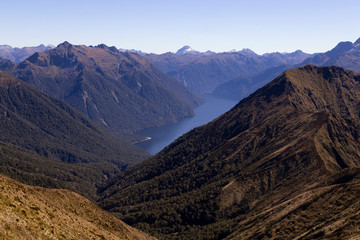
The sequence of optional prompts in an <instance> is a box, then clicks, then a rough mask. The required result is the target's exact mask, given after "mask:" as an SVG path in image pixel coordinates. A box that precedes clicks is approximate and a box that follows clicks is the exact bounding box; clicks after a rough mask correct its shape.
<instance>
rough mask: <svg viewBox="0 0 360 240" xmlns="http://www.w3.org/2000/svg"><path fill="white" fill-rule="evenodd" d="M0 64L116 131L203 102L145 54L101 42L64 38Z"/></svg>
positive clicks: (154, 122) (183, 112)
mask: <svg viewBox="0 0 360 240" xmlns="http://www.w3.org/2000/svg"><path fill="white" fill-rule="evenodd" d="M0 68H1V69H2V70H4V71H7V72H9V73H11V74H12V75H14V76H16V77H18V78H19V79H21V80H23V81H25V82H27V83H29V84H31V85H33V86H35V87H36V88H37V89H39V90H41V91H43V92H44V93H46V94H48V95H50V96H53V97H56V98H58V99H61V100H63V101H65V102H67V103H69V104H70V105H71V106H73V107H74V108H76V109H77V110H79V111H80V112H82V113H84V114H86V115H87V116H88V117H89V118H90V119H91V120H94V121H95V122H97V123H98V124H101V125H103V126H105V127H106V128H108V129H109V130H111V131H112V132H117V133H133V132H134V131H137V130H141V129H144V128H148V127H154V126H160V125H164V124H168V123H171V122H176V121H177V120H178V119H180V118H184V117H189V116H192V115H193V114H194V112H193V109H194V107H196V106H198V105H199V104H200V103H202V99H201V98H200V97H198V96H196V95H194V94H193V93H191V92H190V91H189V90H187V89H186V88H185V87H183V86H182V85H181V84H180V83H179V82H178V81H176V80H175V79H172V78H170V77H168V76H167V75H165V74H163V73H162V72H161V71H160V70H158V69H157V68H156V67H154V66H153V65H152V64H151V63H150V62H149V61H147V60H146V58H144V57H142V56H139V55H137V54H134V53H130V52H127V53H123V52H119V51H118V50H117V49H116V48H115V47H107V46H105V45H99V46H97V47H86V46H82V45H71V44H69V43H68V42H64V43H62V44H60V45H58V46H57V47H56V48H54V49H52V50H48V51H45V52H42V53H35V54H33V55H32V56H30V57H29V58H27V59H26V60H25V61H23V62H21V63H18V64H11V63H9V62H7V63H3V64H2V66H1V67H0Z"/></svg>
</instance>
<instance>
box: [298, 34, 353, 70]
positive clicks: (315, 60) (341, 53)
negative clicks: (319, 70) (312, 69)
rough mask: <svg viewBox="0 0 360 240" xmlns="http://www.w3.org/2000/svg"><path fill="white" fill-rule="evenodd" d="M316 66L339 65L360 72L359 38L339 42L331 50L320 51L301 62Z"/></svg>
mask: <svg viewBox="0 0 360 240" xmlns="http://www.w3.org/2000/svg"><path fill="white" fill-rule="evenodd" d="M305 64H314V65H317V66H332V65H336V66H340V67H343V68H345V69H349V70H352V71H354V72H360V38H359V39H358V40H357V41H355V42H354V43H352V42H349V41H347V42H340V43H339V44H338V45H336V46H335V47H334V48H333V49H332V50H330V51H327V52H325V53H320V54H317V55H315V56H314V57H311V58H308V59H306V60H305V61H304V62H303V65H305Z"/></svg>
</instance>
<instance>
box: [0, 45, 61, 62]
mask: <svg viewBox="0 0 360 240" xmlns="http://www.w3.org/2000/svg"><path fill="white" fill-rule="evenodd" d="M53 48H55V46H53V45H47V46H45V45H44V44H41V45H39V46H37V47H23V48H13V47H11V46H9V45H0V57H2V58H6V59H9V60H10V61H12V62H15V63H19V62H22V61H24V60H25V59H26V58H28V57H29V56H31V55H33V54H34V53H36V52H45V51H47V50H50V49H53Z"/></svg>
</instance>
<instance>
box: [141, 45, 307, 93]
mask: <svg viewBox="0 0 360 240" xmlns="http://www.w3.org/2000/svg"><path fill="white" fill-rule="evenodd" d="M186 49H188V48H186ZM186 49H185V50H186ZM309 56H310V55H309V54H306V53H303V52H301V51H296V52H294V53H290V54H282V53H271V54H265V55H261V56H260V55H257V54H256V53H254V52H252V51H251V50H248V49H245V50H242V51H239V52H225V53H213V54H206V53H203V54H192V52H191V51H190V52H189V53H188V54H181V55H178V54H174V53H165V54H162V55H156V54H149V55H147V56H146V57H147V58H148V59H149V60H150V61H151V62H152V63H153V64H154V65H156V66H157V67H158V68H160V70H162V71H163V72H165V73H166V74H168V75H169V76H171V77H173V78H175V79H177V80H179V81H180V82H181V83H183V85H184V86H186V87H188V88H189V89H190V90H192V91H195V92H198V93H211V92H212V91H213V90H214V89H215V88H216V87H217V86H218V85H220V84H222V83H224V82H227V81H230V80H232V79H234V78H238V77H239V78H240V77H241V78H248V77H252V76H254V75H256V74H258V73H260V72H262V71H264V70H265V69H267V68H269V67H275V66H278V65H284V64H285V65H292V64H296V63H300V62H302V61H304V59H306V58H307V57H309Z"/></svg>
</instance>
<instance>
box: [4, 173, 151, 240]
mask: <svg viewBox="0 0 360 240" xmlns="http://www.w3.org/2000/svg"><path fill="white" fill-rule="evenodd" d="M0 188H1V193H0V209H1V211H0V238H2V239H134V240H135V239H138V240H139V239H154V238H152V237H150V236H148V235H146V234H144V233H142V232H140V231H138V230H136V229H134V228H132V227H130V226H128V225H126V224H125V223H123V222H122V221H120V220H119V219H117V218H115V217H114V216H112V215H111V214H109V213H107V212H105V211H103V210H101V209H100V208H98V207H97V206H95V205H94V204H93V203H91V202H90V201H89V200H87V199H85V198H83V197H81V196H79V195H78V194H76V193H73V192H70V191H67V190H54V189H45V188H40V187H30V186H27V185H24V184H21V183H19V182H16V181H14V180H12V179H9V178H7V177H4V176H1V175H0Z"/></svg>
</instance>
